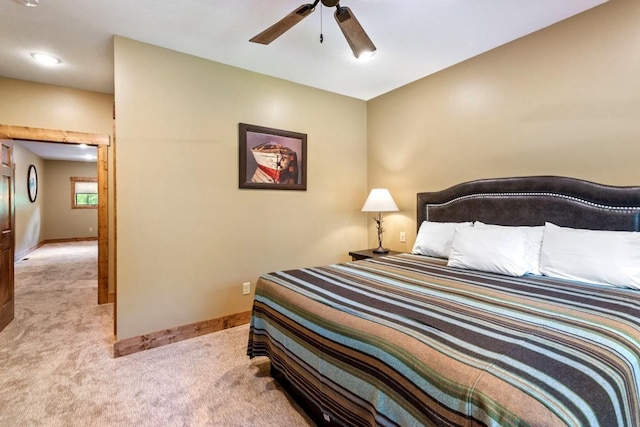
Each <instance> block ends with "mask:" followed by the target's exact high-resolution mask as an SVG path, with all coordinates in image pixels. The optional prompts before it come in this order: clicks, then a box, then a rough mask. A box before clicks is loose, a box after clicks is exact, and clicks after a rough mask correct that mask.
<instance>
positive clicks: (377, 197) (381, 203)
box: [362, 188, 398, 254]
mask: <svg viewBox="0 0 640 427" xmlns="http://www.w3.org/2000/svg"><path fill="white" fill-rule="evenodd" d="M396 211H398V206H397V205H396V202H394V201H393V197H391V193H389V190H387V189H386V188H374V189H372V190H371V192H370V193H369V197H367V200H366V201H365V202H364V206H363V207H362V212H377V213H378V215H377V216H376V224H377V228H378V247H377V248H376V249H374V250H373V252H375V253H377V254H386V253H387V252H389V249H385V248H384V247H382V232H383V230H382V212H396Z"/></svg>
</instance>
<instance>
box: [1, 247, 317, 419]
mask: <svg viewBox="0 0 640 427" xmlns="http://www.w3.org/2000/svg"><path fill="white" fill-rule="evenodd" d="M26 258H27V259H23V260H20V261H18V262H16V264H15V298H16V317H15V319H14V321H13V322H12V323H11V324H9V326H7V328H5V330H4V331H2V332H0V426H243V427H245V426H282V427H286V426H312V425H313V423H312V422H311V421H310V420H309V419H308V417H307V416H306V415H305V414H304V412H302V411H301V410H300V408H299V407H298V406H297V405H296V404H295V402H293V401H292V400H291V399H290V398H289V397H288V395H287V394H286V393H285V392H284V391H283V390H282V388H281V387H280V386H279V384H278V383H277V382H276V381H275V380H273V379H272V378H271V377H270V376H269V361H268V360H267V359H265V358H256V359H253V360H250V359H249V358H248V357H247V356H246V345H247V336H248V326H240V327H236V328H233V329H228V330H226V331H222V332H218V333H214V334H209V335H205V336H202V337H198V338H193V339H190V340H186V341H181V342H178V343H175V344H171V345H168V346H164V347H160V348H156V349H152V350H147V351H144V352H141V353H136V354H132V355H129V356H125V357H121V358H117V359H114V358H112V357H111V354H112V353H111V348H112V345H113V306H112V304H106V305H101V306H99V305H97V261H96V260H97V246H96V243H95V242H76V243H55V244H47V245H45V246H43V247H41V248H39V249H37V250H36V251H34V252H32V253H31V254H29V255H28V256H27V257H26Z"/></svg>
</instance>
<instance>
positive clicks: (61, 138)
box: [0, 124, 116, 311]
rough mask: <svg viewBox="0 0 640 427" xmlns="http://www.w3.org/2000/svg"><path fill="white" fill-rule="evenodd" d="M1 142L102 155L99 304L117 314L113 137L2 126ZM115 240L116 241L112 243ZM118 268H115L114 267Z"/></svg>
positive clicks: (98, 170)
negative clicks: (80, 148) (85, 148)
mask: <svg viewBox="0 0 640 427" xmlns="http://www.w3.org/2000/svg"><path fill="white" fill-rule="evenodd" d="M0 138H3V139H9V140H27V141H40V142H55V143H63V144H87V145H91V146H95V147H96V148H97V152H98V158H97V175H98V295H97V299H98V304H106V303H109V302H113V303H114V311H115V302H116V298H115V295H116V293H115V277H113V278H112V279H113V286H112V288H113V292H109V277H110V274H109V271H110V268H109V266H110V259H112V260H115V256H110V254H109V240H110V239H109V234H110V233H109V230H110V226H109V162H108V147H109V145H110V143H111V138H110V136H109V135H100V134H91V133H83V132H73V131H60V130H52V129H41V128H30V127H24V126H11V125H2V124H0ZM112 240H113V239H112ZM114 267H115V265H114Z"/></svg>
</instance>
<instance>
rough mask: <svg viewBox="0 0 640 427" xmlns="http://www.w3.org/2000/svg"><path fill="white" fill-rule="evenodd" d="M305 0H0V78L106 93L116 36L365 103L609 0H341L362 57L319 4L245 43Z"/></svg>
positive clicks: (330, 13) (330, 12) (110, 83)
mask: <svg viewBox="0 0 640 427" xmlns="http://www.w3.org/2000/svg"><path fill="white" fill-rule="evenodd" d="M308 1H309V0H270V1H266V0H227V1H222V0H217V1H212V0H40V5H39V6H38V7H35V8H31V7H25V6H23V5H22V4H21V0H0V21H1V25H0V76H4V77H10V78H15V79H22V80H29V81H35V82H41V83H47V84H53V85H61V86H68V87H75V88H81V89H87V90H92V91H98V92H105V93H113V38H112V36H113V35H114V34H116V35H120V36H124V37H129V38H132V39H135V40H139V41H142V42H146V43H150V44H154V45H157V46H162V47H166V48H170V49H174V50H177V51H180V52H184V53H188V54H192V55H195V56H198V57H202V58H206V59H210V60H212V61H217V62H221V63H224V64H229V65H233V66H237V67H240V68H244V69H247V70H252V71H256V72H259V73H262V74H267V75H270V76H275V77H279V78H283V79H286V80H290V81H293V82H297V83H301V84H304V85H308V86H312V87H316V88H320V89H324V90H328V91H331V92H335V93H339V94H344V95H348V96H351V97H355V98H359V99H363V100H368V99H371V98H373V97H376V96H378V95H381V94H383V93H385V92H388V91H390V90H393V89H395V88H397V87H399V86H402V85H405V84H407V83H410V82H412V81H415V80H417V79H420V78H422V77H424V76H427V75H429V74H432V73H434V72H437V71H439V70H442V69H444V68H447V67H449V66H451V65H453V64H456V63H459V62H461V61H464V60H465V59H468V58H470V57H473V56H476V55H478V54H481V53H483V52H486V51H488V50H490V49H493V48H495V47H497V46H500V45H502V44H505V43H508V42H509V41H512V40H514V39H517V38H519V37H522V36H524V35H527V34H529V33H532V32H534V31H536V30H539V29H541V28H544V27H546V26H549V25H551V24H554V23H556V22H558V21H561V20H563V19H566V18H568V17H570V16H572V15H575V14H577V13H580V12H582V11H584V10H587V9H590V8H592V7H594V6H597V5H599V4H602V3H605V2H606V1H607V0H482V1H480V0H343V1H342V3H341V4H342V5H343V6H349V7H350V8H351V10H352V11H353V13H354V14H355V16H356V17H357V18H358V20H359V21H360V23H361V24H362V26H363V27H364V29H365V30H366V32H367V33H368V35H369V36H370V38H371V39H372V40H373V42H374V43H375V44H376V46H377V48H378V51H377V53H376V55H375V56H374V57H373V59H371V60H369V61H368V62H358V61H357V60H356V59H355V58H354V57H353V55H352V53H351V50H350V49H349V47H348V45H347V42H346V41H345V39H344V37H343V36H342V33H341V32H340V30H339V28H338V26H337V24H336V22H335V21H334V18H333V11H334V10H335V9H334V8H332V9H329V8H326V7H321V6H320V5H319V6H318V7H317V9H316V11H315V12H314V13H313V14H312V15H311V16H309V17H307V18H306V19H305V20H303V21H302V22H300V23H299V24H298V25H296V26H295V27H294V28H292V29H291V30H289V31H288V32H287V33H285V34H284V35H283V36H281V37H280V38H279V39H277V40H276V41H274V42H273V43H271V44H270V45H268V46H264V45H260V44H255V43H250V42H249V41H248V40H249V39H250V38H251V37H253V36H254V35H256V34H258V33H259V32H261V31H262V30H264V29H266V28H267V27H269V26H270V25H271V24H273V23H275V22H276V21H278V20H279V19H280V18H282V17H284V16H285V15H286V14H288V13H289V12H291V11H293V10H294V9H296V8H297V7H298V6H300V5H301V4H303V3H305V2H308ZM321 19H322V27H323V31H322V32H323V35H324V43H322V44H321V43H320V42H319V35H320V28H321V27H320V26H321ZM35 51H39V52H46V53H51V54H53V55H56V56H58V57H59V58H60V59H62V61H63V62H62V63H61V64H59V65H56V66H49V67H42V66H39V65H37V64H36V63H35V62H34V61H33V60H32V59H31V57H30V53H31V52H35ZM0 97H1V94H0Z"/></svg>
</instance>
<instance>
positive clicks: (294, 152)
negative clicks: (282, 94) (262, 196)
mask: <svg viewBox="0 0 640 427" xmlns="http://www.w3.org/2000/svg"><path fill="white" fill-rule="evenodd" d="M238 132H239V137H238V139H239V153H238V160H239V167H238V181H239V184H238V185H239V188H250V189H260V190H300V191H306V190H307V134H305V133H299V132H292V131H287V130H281V129H273V128H269V127H264V126H256V125H250V124H246V123H240V124H239V126H238Z"/></svg>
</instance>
